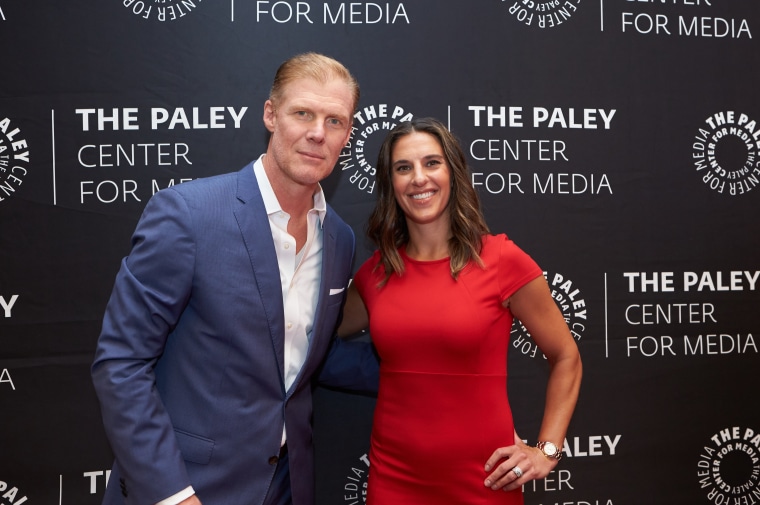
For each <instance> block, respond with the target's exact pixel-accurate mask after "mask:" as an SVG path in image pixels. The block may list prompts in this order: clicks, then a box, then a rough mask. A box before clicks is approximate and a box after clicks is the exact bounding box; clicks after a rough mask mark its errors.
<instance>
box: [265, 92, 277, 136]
mask: <svg viewBox="0 0 760 505" xmlns="http://www.w3.org/2000/svg"><path fill="white" fill-rule="evenodd" d="M276 122H277V121H276V117H275V110H274V104H273V103H272V101H271V100H267V101H266V102H264V126H266V128H267V130H269V132H270V133H271V132H273V131H274V125H275V123H276Z"/></svg>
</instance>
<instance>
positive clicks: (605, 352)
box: [604, 272, 610, 358]
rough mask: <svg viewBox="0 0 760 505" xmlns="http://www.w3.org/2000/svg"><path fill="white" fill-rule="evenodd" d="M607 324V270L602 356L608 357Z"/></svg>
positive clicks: (605, 273) (605, 276)
mask: <svg viewBox="0 0 760 505" xmlns="http://www.w3.org/2000/svg"><path fill="white" fill-rule="evenodd" d="M609 341H610V340H609V326H608V321H607V272H604V357H605V358H609V357H610V344H609Z"/></svg>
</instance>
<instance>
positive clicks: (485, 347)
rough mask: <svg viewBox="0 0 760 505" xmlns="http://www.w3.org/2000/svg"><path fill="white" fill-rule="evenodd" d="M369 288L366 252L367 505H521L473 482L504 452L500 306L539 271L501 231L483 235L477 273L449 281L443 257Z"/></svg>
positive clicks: (508, 431) (505, 313)
mask: <svg viewBox="0 0 760 505" xmlns="http://www.w3.org/2000/svg"><path fill="white" fill-rule="evenodd" d="M400 252H401V256H402V258H403V260H404V266H405V272H404V274H403V276H401V277H399V276H397V275H393V276H391V278H390V279H389V280H388V283H387V284H386V285H385V286H384V287H382V288H380V289H378V288H377V283H378V282H379V281H380V280H381V279H382V277H383V274H382V270H383V269H382V267H380V268H379V269H378V270H376V271H374V272H373V268H374V267H375V265H376V264H377V263H378V261H379V254H378V253H377V252H376V253H375V254H374V255H373V256H372V257H371V258H370V259H369V260H367V261H366V262H365V263H364V264H363V265H362V267H361V268H360V269H359V271H358V272H357V274H356V276H355V279H354V282H356V285H357V288H358V289H359V293H360V294H361V296H362V299H363V300H364V303H365V304H366V306H367V311H368V313H369V317H370V334H371V336H372V340H373V342H374V344H375V346H376V347H377V350H378V353H379V355H380V390H379V394H378V398H377V405H376V407H375V415H374V423H373V428H372V437H371V448H370V469H369V477H368V480H367V504H368V505H399V504H414V505H425V504H435V505H442V504H443V505H445V504H452V505H453V504H461V505H477V504H509V505H521V504H522V503H523V499H522V493H521V491H520V490H519V489H517V490H516V491H514V492H509V493H505V492H504V491H501V490H499V491H493V490H491V489H490V488H486V487H485V486H484V485H483V481H484V480H485V478H486V472H485V470H484V468H483V467H484V466H485V462H486V460H487V459H488V458H489V456H490V455H491V453H493V451H494V450H495V449H497V448H498V447H503V446H507V445H511V444H513V441H514V431H513V430H514V428H513V421H512V412H511V410H510V407H509V401H508V399H507V349H508V348H509V332H510V329H511V327H512V313H511V312H510V311H509V310H507V309H504V308H503V307H502V303H503V301H504V300H505V299H507V298H508V297H510V296H511V295H512V294H513V293H514V292H515V291H517V290H518V289H519V288H520V287H522V286H523V285H525V284H526V283H527V282H529V281H531V280H533V279H535V278H536V277H538V276H540V275H543V272H542V270H541V269H540V268H539V267H538V265H537V264H536V263H535V262H534V261H533V260H532V259H531V258H530V257H529V256H528V255H527V254H526V253H524V252H523V251H522V250H520V249H519V248H518V247H517V246H516V245H515V244H514V242H512V241H511V240H509V239H508V238H507V237H506V235H489V236H486V237H484V244H483V250H482V254H481V257H482V258H483V261H484V262H485V266H486V268H485V270H484V269H481V268H480V267H478V266H477V265H475V264H474V263H470V264H469V265H468V266H467V267H466V268H465V269H464V270H463V271H462V272H461V273H460V275H459V280H457V281H455V280H454V279H453V278H452V277H451V274H450V270H449V259H448V258H446V259H442V260H437V261H415V260H412V259H410V258H409V257H407V256H406V254H405V253H404V250H403V248H402V250H401V251H400Z"/></svg>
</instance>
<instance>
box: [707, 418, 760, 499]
mask: <svg viewBox="0 0 760 505" xmlns="http://www.w3.org/2000/svg"><path fill="white" fill-rule="evenodd" d="M697 476H698V477H699V485H700V487H701V488H702V491H703V492H704V493H705V496H706V497H707V499H708V500H710V503H713V504H714V505H723V504H733V503H756V502H757V499H758V498H760V433H758V432H756V431H755V430H753V429H751V428H742V427H738V426H733V427H731V428H726V429H723V430H721V431H719V432H718V433H716V434H715V435H713V436H712V437H710V443H708V444H707V445H705V446H704V448H703V449H702V453H701V454H700V455H699V461H698V462H697Z"/></svg>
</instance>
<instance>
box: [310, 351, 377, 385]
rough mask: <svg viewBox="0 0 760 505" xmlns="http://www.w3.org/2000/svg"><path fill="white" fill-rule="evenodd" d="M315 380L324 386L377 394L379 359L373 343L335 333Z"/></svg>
mask: <svg viewBox="0 0 760 505" xmlns="http://www.w3.org/2000/svg"><path fill="white" fill-rule="evenodd" d="M318 381H319V383H320V384H322V385H323V386H328V387H333V388H338V389H345V390H349V391H354V392H360V393H371V394H377V389H378V387H379V383H380V361H379V359H378V357H377V354H376V353H375V349H374V347H373V346H372V343H371V342H368V341H363V340H358V339H355V340H346V339H342V338H338V337H334V338H333V341H332V345H331V346H330V350H329V351H328V353H327V358H326V359H325V363H324V366H323V367H322V370H321V372H320V374H319V379H318Z"/></svg>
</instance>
